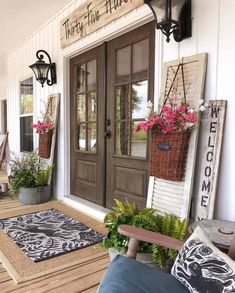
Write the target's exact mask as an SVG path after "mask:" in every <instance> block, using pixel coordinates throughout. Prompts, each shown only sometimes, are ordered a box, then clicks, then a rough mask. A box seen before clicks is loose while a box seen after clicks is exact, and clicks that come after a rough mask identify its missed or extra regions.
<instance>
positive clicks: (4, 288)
mask: <svg viewBox="0 0 235 293" xmlns="http://www.w3.org/2000/svg"><path fill="white" fill-rule="evenodd" d="M24 207H25V206H21V205H20V204H19V202H18V200H17V199H13V200H12V199H11V198H9V197H5V198H1V197H0V213H1V211H6V210H18V209H21V208H24ZM108 264H109V257H108V255H105V256H104V257H103V258H101V259H99V260H96V261H92V259H91V260H90V261H89V262H87V263H86V264H85V265H83V266H82V267H80V266H79V265H76V266H74V267H71V268H66V269H63V270H62V271H59V272H54V273H51V274H48V275H46V276H44V277H40V278H38V279H35V280H31V281H28V282H25V283H22V284H16V283H15V282H14V281H13V280H12V279H11V277H10V276H9V274H8V273H7V271H6V270H5V268H4V267H3V265H2V264H1V263H0V292H1V293H6V292H14V293H28V292H33V293H47V292H54V293H78V292H84V293H95V292H96V290H97V288H98V286H99V283H100V280H101V278H102V276H103V274H104V272H105V270H106V268H107V266H108Z"/></svg>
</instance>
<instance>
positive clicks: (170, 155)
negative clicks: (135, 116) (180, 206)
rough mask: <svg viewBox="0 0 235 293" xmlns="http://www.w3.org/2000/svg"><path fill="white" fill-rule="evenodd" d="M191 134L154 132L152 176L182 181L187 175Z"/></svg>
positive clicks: (186, 132) (187, 132)
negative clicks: (186, 166) (186, 167)
mask: <svg viewBox="0 0 235 293" xmlns="http://www.w3.org/2000/svg"><path fill="white" fill-rule="evenodd" d="M189 138H190V132H189V131H185V132H184V131H181V132H175V133H167V134H163V133H161V132H154V131H153V132H152V141H151V163H150V175H151V176H156V177H158V178H162V179H166V180H173V181H181V180H182V178H183V177H184V173H185V165H186V164H185V163H186V157H187V151H188V144H189Z"/></svg>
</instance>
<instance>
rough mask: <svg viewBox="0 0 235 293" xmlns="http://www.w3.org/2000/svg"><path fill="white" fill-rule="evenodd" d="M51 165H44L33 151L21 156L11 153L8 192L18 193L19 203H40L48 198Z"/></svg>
mask: <svg viewBox="0 0 235 293" xmlns="http://www.w3.org/2000/svg"><path fill="white" fill-rule="evenodd" d="M52 169H53V165H50V166H46V165H45V163H44V162H43V160H42V159H41V158H40V156H38V155H37V154H36V153H35V152H33V153H28V154H24V155H22V156H21V157H18V156H16V155H12V157H11V160H10V190H9V191H10V193H11V194H16V193H18V196H19V201H20V203H21V204H40V203H44V202H47V201H48V200H49V198H50V185H48V180H49V178H50V176H51V172H52Z"/></svg>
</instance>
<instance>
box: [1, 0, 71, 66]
mask: <svg viewBox="0 0 235 293" xmlns="http://www.w3.org/2000/svg"><path fill="white" fill-rule="evenodd" d="M69 2H72V0H50V1H48V0H40V1H32V0H20V1H19V0H7V1H6V0H0V28H1V29H0V43H1V46H0V62H1V61H3V60H4V59H5V56H6V55H7V54H8V53H9V52H10V51H11V50H13V49H14V48H15V47H17V46H18V45H19V44H20V43H21V42H22V41H23V40H24V39H25V38H27V37H28V36H29V35H30V34H32V33H33V32H34V31H35V30H36V29H38V28H39V27H40V26H42V25H43V24H44V23H45V22H46V21H47V20H49V19H50V18H51V17H53V15H55V14H56V13H57V12H59V11H60V10H61V9H63V7H64V6H66V5H67V4H68V3H69Z"/></svg>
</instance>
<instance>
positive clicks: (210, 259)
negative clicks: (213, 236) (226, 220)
mask: <svg viewBox="0 0 235 293" xmlns="http://www.w3.org/2000/svg"><path fill="white" fill-rule="evenodd" d="M171 273H172V275H173V276H174V277H175V278H177V279H178V280H179V281H180V282H181V283H182V284H183V285H184V286H186V287H187V288H188V289H189V291H190V292H192V293H197V292H199V293H225V292H235V262H234V261H233V260H232V259H231V258H230V257H229V256H227V255H226V254H225V253H223V252H221V251H220V250H219V249H218V248H216V247H215V246H214V245H213V244H212V242H211V241H210V240H209V239H208V238H207V237H206V235H205V234H204V232H203V231H202V230H201V228H200V227H197V228H196V229H195V231H194V233H193V234H192V235H191V236H190V238H189V239H188V240H187V242H186V243H185V244H184V246H183V247H182V248H181V250H180V252H179V254H178V256H177V258H176V260H175V263H174V265H173V267H172V270H171Z"/></svg>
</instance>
